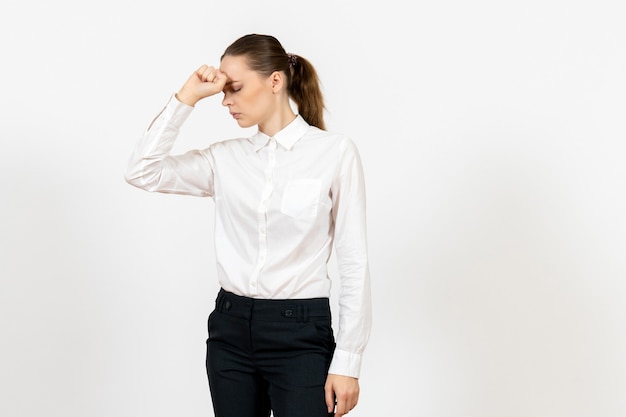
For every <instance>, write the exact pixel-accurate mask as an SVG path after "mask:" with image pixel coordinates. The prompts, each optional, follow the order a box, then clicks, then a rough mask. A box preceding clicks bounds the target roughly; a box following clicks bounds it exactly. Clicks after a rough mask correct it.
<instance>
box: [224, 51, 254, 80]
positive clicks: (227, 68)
mask: <svg viewBox="0 0 626 417" xmlns="http://www.w3.org/2000/svg"><path fill="white" fill-rule="evenodd" d="M220 71H222V72H223V73H224V74H226V76H227V77H228V78H230V79H233V80H235V79H240V78H243V77H245V76H246V75H248V73H250V72H252V70H251V69H250V68H248V65H247V63H246V60H245V58H244V57H243V56H242V55H237V56H232V55H227V56H225V57H224V58H222V62H220Z"/></svg>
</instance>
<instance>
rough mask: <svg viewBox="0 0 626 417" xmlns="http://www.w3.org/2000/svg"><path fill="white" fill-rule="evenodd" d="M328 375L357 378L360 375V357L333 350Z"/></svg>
mask: <svg viewBox="0 0 626 417" xmlns="http://www.w3.org/2000/svg"><path fill="white" fill-rule="evenodd" d="M328 373H329V374H336V375H345V376H351V377H353V378H358V377H359V375H360V373H361V355H360V354H358V353H352V352H347V351H345V350H340V349H335V353H334V354H333V360H332V362H331V363H330V368H329V369H328Z"/></svg>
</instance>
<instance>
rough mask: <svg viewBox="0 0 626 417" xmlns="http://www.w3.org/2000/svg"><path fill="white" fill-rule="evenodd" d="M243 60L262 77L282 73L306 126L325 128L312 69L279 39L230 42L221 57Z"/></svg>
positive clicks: (249, 38) (246, 38)
mask: <svg viewBox="0 0 626 417" xmlns="http://www.w3.org/2000/svg"><path fill="white" fill-rule="evenodd" d="M227 55H228V56H244V57H245V59H246V62H247V64H248V66H249V67H250V69H252V70H253V71H256V72H258V73H260V74H263V75H265V76H268V77H269V76H270V75H271V74H272V73H273V72H274V71H282V72H283V73H284V74H285V76H286V77H287V91H288V93H289V97H290V98H291V99H292V100H293V101H294V103H295V104H296V106H297V107H298V113H299V114H300V116H302V118H304V120H306V122H307V123H308V124H310V125H312V126H316V127H318V128H320V129H326V126H325V125H324V98H323V96H322V90H321V88H320V81H319V78H318V76H317V72H316V71H315V68H314V67H313V65H312V64H311V63H310V62H309V61H307V60H306V59H304V58H302V57H301V56H299V55H295V54H288V53H287V52H285V49H284V48H283V46H282V45H281V44H280V42H279V41H278V39H276V38H275V37H273V36H269V35H258V34H250V35H245V36H242V37H241V38H239V39H237V40H236V41H235V42H233V43H232V44H231V45H230V46H229V47H228V48H226V50H225V51H224V54H223V55H222V58H224V57H225V56H227Z"/></svg>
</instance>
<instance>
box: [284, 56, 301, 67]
mask: <svg viewBox="0 0 626 417" xmlns="http://www.w3.org/2000/svg"><path fill="white" fill-rule="evenodd" d="M287 60H288V61H289V68H293V67H295V66H296V64H297V63H298V57H297V56H296V55H294V54H291V53H287Z"/></svg>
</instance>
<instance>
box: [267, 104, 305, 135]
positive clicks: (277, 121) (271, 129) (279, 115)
mask: <svg viewBox="0 0 626 417" xmlns="http://www.w3.org/2000/svg"><path fill="white" fill-rule="evenodd" d="M295 118H296V114H295V113H294V112H293V110H292V109H291V106H289V104H287V105H286V106H282V107H281V109H280V111H277V112H274V114H273V115H272V116H271V117H270V118H269V119H268V120H266V121H265V122H263V123H259V131H261V132H263V133H265V134H266V135H268V136H274V135H275V134H276V133H278V132H280V131H281V130H283V129H284V128H285V126H287V125H288V124H289V123H291V122H293V121H294V119H295Z"/></svg>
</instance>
